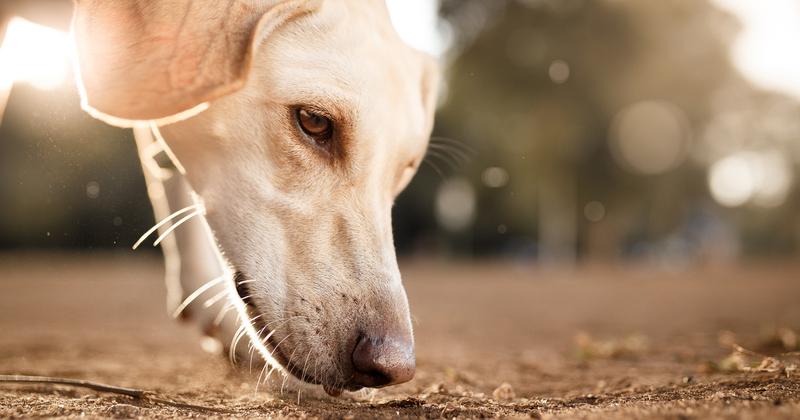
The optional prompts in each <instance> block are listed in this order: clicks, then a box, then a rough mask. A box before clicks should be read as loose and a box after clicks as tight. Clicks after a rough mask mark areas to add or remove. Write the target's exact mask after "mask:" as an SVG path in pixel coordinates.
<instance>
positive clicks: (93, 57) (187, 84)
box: [72, 0, 319, 126]
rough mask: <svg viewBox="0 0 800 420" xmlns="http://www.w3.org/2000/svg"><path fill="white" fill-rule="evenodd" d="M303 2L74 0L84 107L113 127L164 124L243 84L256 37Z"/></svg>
mask: <svg viewBox="0 0 800 420" xmlns="http://www.w3.org/2000/svg"><path fill="white" fill-rule="evenodd" d="M318 3H319V1H308V0H272V1H269V0H174V1H160V0H122V1H116V0H77V1H76V7H75V16H74V19H73V24H72V26H73V34H74V37H75V47H76V50H77V54H76V58H77V63H76V69H77V73H78V75H79V76H78V79H79V85H80V86H81V89H80V90H81V97H82V98H81V100H82V106H83V108H84V109H85V110H86V111H88V112H89V113H90V114H92V115H93V116H94V117H97V118H100V119H102V120H104V121H106V122H108V123H110V124H113V125H118V126H131V125H135V124H136V122H137V121H153V120H156V121H159V122H162V123H163V122H169V121H171V120H176V119H180V118H182V117H187V116H189V115H193V114H194V113H196V112H199V111H201V110H202V109H204V107H205V106H206V104H207V102H208V101H211V100H213V99H215V98H218V97H220V96H222V95H225V94H228V93H231V92H233V91H235V90H237V89H240V88H241V87H242V86H244V83H245V79H246V78H247V75H248V72H249V69H250V63H251V61H252V59H253V52H254V49H255V47H256V45H257V43H258V42H259V41H260V40H262V39H263V38H264V37H265V36H266V35H268V34H269V33H270V32H272V31H274V30H275V29H276V28H277V27H278V26H280V25H282V24H284V23H286V22H287V21H289V20H292V19H296V18H299V17H301V16H303V15H305V14H307V13H310V12H312V11H313V10H314V9H316V8H317V7H318Z"/></svg>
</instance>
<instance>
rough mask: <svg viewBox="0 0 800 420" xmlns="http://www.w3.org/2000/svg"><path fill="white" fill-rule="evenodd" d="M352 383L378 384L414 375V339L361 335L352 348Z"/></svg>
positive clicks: (405, 380) (379, 385) (359, 384)
mask: <svg viewBox="0 0 800 420" xmlns="http://www.w3.org/2000/svg"><path fill="white" fill-rule="evenodd" d="M353 368H354V375H353V383H354V384H355V385H358V386H362V387H370V388H377V387H382V386H388V385H395V384H399V383H403V382H408V381H410V380H411V379H412V378H413V377H414V370H415V368H416V363H415V360H414V343H413V341H412V340H410V339H408V338H403V337H392V336H386V337H371V336H366V335H364V336H362V337H361V338H360V339H359V340H358V342H357V343H356V346H355V348H354V349H353Z"/></svg>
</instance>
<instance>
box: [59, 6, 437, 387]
mask: <svg viewBox="0 0 800 420" xmlns="http://www.w3.org/2000/svg"><path fill="white" fill-rule="evenodd" d="M73 33H74V36H75V41H76V49H77V57H78V60H77V61H78V67H79V74H80V82H81V86H82V94H83V106H84V108H85V109H86V110H87V111H88V112H90V113H91V114H92V115H94V116H96V117H98V118H101V119H103V120H104V121H107V122H109V123H111V124H114V125H118V126H127V127H135V133H136V137H137V141H138V144H139V148H140V154H141V156H142V160H143V164H144V166H145V173H146V176H147V179H148V188H149V192H150V195H151V198H152V200H153V205H154V208H155V211H156V214H157V216H158V218H159V219H165V224H163V225H159V227H160V229H161V233H162V236H163V237H164V238H166V239H163V238H162V239H163V240H164V242H163V245H164V249H165V256H166V258H167V260H166V266H167V278H168V293H169V296H168V299H169V301H170V305H171V306H172V310H175V311H176V312H181V311H183V310H184V309H186V307H187V305H188V313H190V314H191V316H192V318H194V319H197V320H199V322H200V323H202V325H203V327H204V328H206V329H207V330H210V329H211V328H212V327H213V326H214V325H216V324H218V323H219V322H220V319H221V317H223V316H225V314H226V312H225V311H226V310H227V309H229V308H231V307H233V308H235V311H233V312H235V313H236V314H237V315H238V318H239V319H240V321H241V326H240V327H239V329H238V330H228V331H227V332H224V331H223V332H222V333H221V334H223V335H224V336H225V335H226V339H231V340H232V348H231V351H232V352H234V353H235V352H236V351H237V350H236V348H237V343H238V341H239V339H241V338H242V337H243V336H245V337H247V338H249V340H250V341H251V342H252V345H253V347H254V348H255V349H256V350H257V351H258V353H259V354H260V355H261V356H262V357H263V358H264V359H265V361H266V362H267V363H270V364H272V366H273V368H276V369H279V370H280V371H282V372H284V373H285V374H291V375H292V376H294V377H296V378H299V379H301V380H302V381H305V382H308V383H312V384H320V385H323V386H324V389H325V390H326V391H327V392H328V393H329V394H331V395H338V394H340V393H341V392H342V390H356V389H359V388H362V387H380V386H386V385H391V384H397V383H401V382H405V381H408V380H410V379H411V378H412V377H413V375H414V368H415V359H414V340H413V334H412V328H411V323H410V317H409V309H408V302H407V299H406V294H405V291H404V289H403V285H402V283H401V277H400V272H399V270H398V266H397V260H396V257H395V251H394V245H393V239H392V224H391V209H392V204H393V201H394V199H395V197H397V195H398V194H399V193H400V191H402V190H403V189H404V188H405V186H406V185H407V184H408V183H409V181H410V180H411V178H412V176H413V175H414V173H415V172H416V170H417V168H418V166H419V164H420V162H421V160H422V158H423V155H424V154H425V150H426V147H427V143H428V137H429V135H430V132H431V128H432V124H433V113H434V107H435V98H436V91H437V85H438V78H439V76H438V72H437V69H436V65H435V63H434V61H433V60H432V59H431V58H430V57H427V56H425V55H423V54H422V53H419V52H417V51H415V50H412V49H411V48H409V47H408V46H406V45H405V44H404V43H403V42H402V41H401V40H400V39H399V38H398V36H397V34H396V33H395V31H394V29H393V27H392V25H391V23H390V20H389V16H388V12H387V9H386V5H385V4H384V3H383V1H382V0H358V1H352V0H319V1H305V0H193V1H192V0H172V1H168V0H160V1H159V0H126V1H109V0H77V3H76V14H75V18H74V21H73ZM150 130H152V132H151V131H150ZM152 134H155V135H152ZM162 135H163V137H162ZM158 151H164V152H166V153H167V154H168V155H169V156H170V157H172V158H173V159H172V160H173V164H174V167H170V166H169V165H167V166H166V167H165V166H164V165H161V166H159V165H158V164H157V163H156V161H155V159H153V157H154V156H155V155H157V153H156V152H158ZM156 157H157V156H156ZM176 210H177V212H175V211H176ZM173 212H175V213H173ZM170 214H173V216H172V217H167V216H169V215H170ZM168 220H169V221H171V222H172V223H173V224H170V223H168V222H167V221H168ZM178 225H181V227H180V228H177V227H178ZM170 233H172V234H174V236H168V235H169V234H170ZM201 296H202V297H201ZM217 300H219V301H220V303H217ZM225 302H228V304H227V305H226V303H225ZM216 307H220V308H221V309H222V311H221V312H218V311H216V310H212V309H215V308H216ZM218 315H219V316H218ZM215 318H216V319H215ZM222 330H224V328H222ZM218 333H219V330H218Z"/></svg>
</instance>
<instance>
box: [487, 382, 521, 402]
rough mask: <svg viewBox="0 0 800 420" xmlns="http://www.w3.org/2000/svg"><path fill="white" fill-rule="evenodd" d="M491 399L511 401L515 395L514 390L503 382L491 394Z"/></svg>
mask: <svg viewBox="0 0 800 420" xmlns="http://www.w3.org/2000/svg"><path fill="white" fill-rule="evenodd" d="M492 397H494V399H495V400H497V401H511V400H513V399H514V398H515V397H516V395H515V394H514V388H512V387H511V384H509V383H508V382H503V383H502V384H501V385H500V386H498V387H497V389H495V390H494V392H492Z"/></svg>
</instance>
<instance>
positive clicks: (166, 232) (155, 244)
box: [153, 208, 203, 246]
mask: <svg viewBox="0 0 800 420" xmlns="http://www.w3.org/2000/svg"><path fill="white" fill-rule="evenodd" d="M202 213H203V209H201V208H200V209H197V210H195V211H193V212H191V213H189V214H188V215H186V216H184V217H183V218H182V219H180V220H178V221H177V222H175V223H174V224H173V225H172V226H170V227H169V229H167V230H165V231H164V233H162V234H161V236H159V237H158V239H156V241H155V242H153V246H158V244H160V243H161V241H163V240H164V238H166V237H167V236H169V234H170V233H172V232H173V231H174V230H175V229H177V228H178V226H180V225H182V224H184V223H186V222H187V221H188V220H189V219H191V218H192V217H195V216H197V215H199V214H202Z"/></svg>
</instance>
